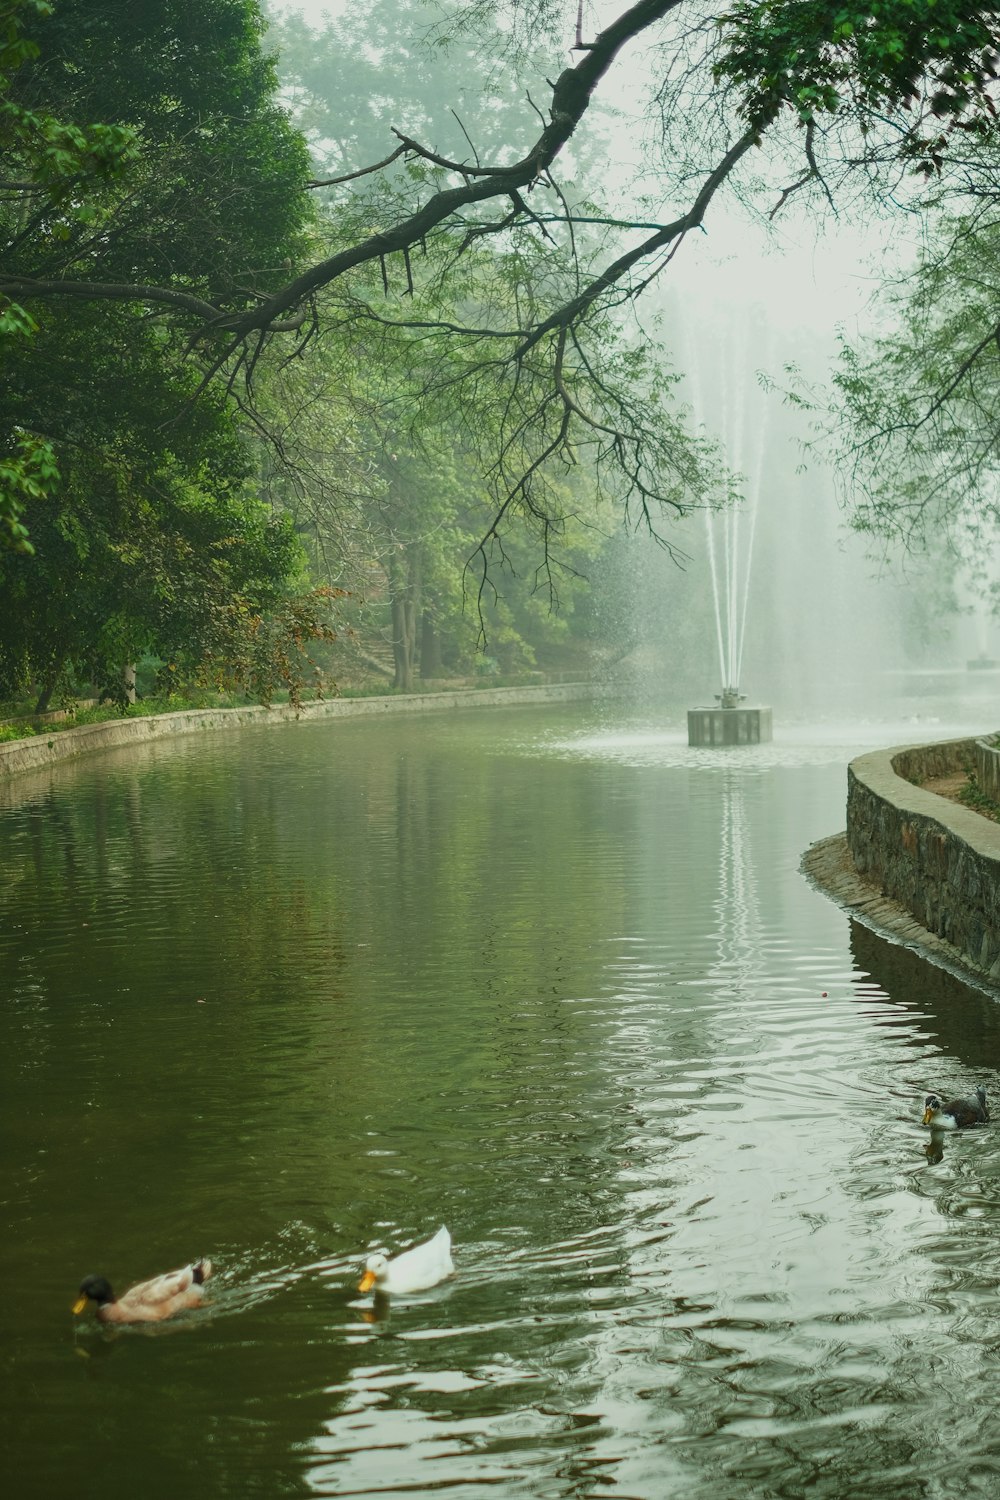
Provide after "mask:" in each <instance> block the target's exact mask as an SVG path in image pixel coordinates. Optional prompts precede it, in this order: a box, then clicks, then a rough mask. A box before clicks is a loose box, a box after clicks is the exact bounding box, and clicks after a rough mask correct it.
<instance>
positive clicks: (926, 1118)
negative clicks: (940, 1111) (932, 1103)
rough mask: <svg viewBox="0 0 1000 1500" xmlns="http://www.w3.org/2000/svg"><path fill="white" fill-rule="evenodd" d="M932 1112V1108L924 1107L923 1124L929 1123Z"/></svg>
mask: <svg viewBox="0 0 1000 1500" xmlns="http://www.w3.org/2000/svg"><path fill="white" fill-rule="evenodd" d="M933 1114H934V1111H933V1110H932V1109H925V1110H924V1124H925V1125H929V1124H930V1123H931V1117H932V1116H933Z"/></svg>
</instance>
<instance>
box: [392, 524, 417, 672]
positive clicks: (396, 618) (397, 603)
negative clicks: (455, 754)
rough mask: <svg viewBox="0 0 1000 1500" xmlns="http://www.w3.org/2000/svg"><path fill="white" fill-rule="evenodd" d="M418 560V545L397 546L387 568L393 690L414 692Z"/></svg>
mask: <svg viewBox="0 0 1000 1500" xmlns="http://www.w3.org/2000/svg"><path fill="white" fill-rule="evenodd" d="M421 571H422V570H421V557H420V547H419V544H415V543H407V542H400V543H399V544H398V546H397V549H396V551H395V552H394V553H393V555H392V558H391V560H390V565H389V586H390V590H391V597H392V657H393V661H394V663H395V667H396V675H395V678H394V681H393V686H394V687H395V688H398V690H399V691H400V692H401V693H412V692H413V678H414V673H415V669H416V658H417V616H418V611H419V606H420V577H421Z"/></svg>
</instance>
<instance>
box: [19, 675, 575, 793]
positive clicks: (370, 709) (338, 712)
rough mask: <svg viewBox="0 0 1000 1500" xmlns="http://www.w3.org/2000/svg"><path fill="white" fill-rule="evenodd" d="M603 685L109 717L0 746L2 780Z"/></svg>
mask: <svg viewBox="0 0 1000 1500" xmlns="http://www.w3.org/2000/svg"><path fill="white" fill-rule="evenodd" d="M598 691H599V686H598V685H597V684H594V683H589V682H564V683H552V684H549V685H543V686H537V687H513V688H467V689H462V690H460V691H457V692H439V693H408V694H392V695H387V696H386V697H381V698H330V699H327V700H324V701H323V702H319V703H304V704H303V705H302V706H301V707H300V708H298V709H294V708H289V707H287V706H286V705H277V706H274V707H272V708H262V707H260V706H259V705H255V706H252V707H248V708H199V709H191V710H189V711H187V712H182V713H173V714H149V715H148V716H142V717H140V718H135V719H109V720H108V721H107V722H106V723H103V724H81V725H80V727H79V728H77V729H64V730H61V731H60V732H59V733H58V734H49V735H46V734H44V733H42V734H36V735H33V736H31V737H30V738H28V739H24V740H10V741H8V742H5V743H3V744H0V780H3V779H4V778H6V777H9V776H13V775H15V774H16V773H17V772H19V771H36V770H38V769H39V768H40V767H43V766H49V765H54V764H56V763H57V762H59V761H65V760H75V759H76V758H77V757H79V756H81V755H92V754H93V753H94V752H95V751H97V750H112V749H117V748H119V747H120V746H123V745H134V744H144V743H148V742H149V741H150V740H162V739H166V738H168V737H169V736H171V735H175V734H194V733H197V732H198V731H199V730H206V729H230V728H234V727H238V726H239V725H242V724H284V723H288V722H289V721H293V720H296V719H298V720H311V719H335V718H355V717H361V716H368V717H373V716H377V715H380V714H398V713H431V712H434V713H447V712H449V711H452V712H453V711H455V710H456V709H462V708H480V707H485V708H507V707H518V706H520V705H531V704H546V703H569V702H572V701H574V700H576V699H581V698H590V697H594V696H596V694H597V693H598Z"/></svg>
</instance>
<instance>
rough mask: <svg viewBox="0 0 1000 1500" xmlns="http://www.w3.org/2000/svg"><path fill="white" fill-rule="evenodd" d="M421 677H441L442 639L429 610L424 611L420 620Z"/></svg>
mask: <svg viewBox="0 0 1000 1500" xmlns="http://www.w3.org/2000/svg"><path fill="white" fill-rule="evenodd" d="M420 675H421V677H423V678H428V677H440V676H441V637H440V636H439V635H438V631H437V625H436V623H435V620H434V616H433V614H432V613H431V611H430V610H429V609H425V610H424V612H423V614H422V616H421V619H420Z"/></svg>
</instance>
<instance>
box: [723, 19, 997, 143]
mask: <svg viewBox="0 0 1000 1500" xmlns="http://www.w3.org/2000/svg"><path fill="white" fill-rule="evenodd" d="M719 26H720V27H721V29H722V34H723V42H724V47H725V51H724V54H723V57H722V58H721V60H720V61H719V62H718V63H717V65H716V76H717V77H718V78H720V79H725V80H729V81H731V82H732V83H733V84H734V85H735V86H736V88H737V90H738V94H739V100H740V108H741V110H742V112H743V113H744V115H745V116H746V118H747V119H748V120H749V121H750V123H751V124H752V125H753V126H755V127H756V128H757V129H759V130H763V129H764V128H766V127H767V126H768V125H769V124H770V123H771V122H772V121H773V120H775V119H776V118H777V117H778V115H779V114H780V113H781V112H782V111H784V110H788V109H790V110H792V111H793V112H794V113H795V115H796V116H797V117H798V118H799V119H800V120H802V121H814V120H816V119H818V118H820V117H821V116H823V115H834V114H837V113H838V112H841V111H850V112H852V113H853V115H854V116H855V118H857V119H858V120H859V122H860V123H861V125H862V127H863V128H864V126H865V125H866V123H868V122H870V121H871V119H872V118H873V117H874V116H876V115H877V114H879V113H880V112H884V111H885V110H886V109H890V110H895V109H898V108H899V107H901V106H909V107H910V108H911V109H913V110H916V109H917V107H918V106H919V105H923V104H924V103H926V105H927V112H928V115H929V125H924V126H923V127H922V128H917V129H915V130H914V132H913V133H912V134H911V135H910V136H909V138H908V139H907V140H906V141H905V142H904V146H903V149H904V152H905V153H906V154H908V155H910V156H914V157H916V158H918V160H919V162H920V166H921V168H922V169H923V170H926V171H935V170H940V167H941V164H942V161H943V155H944V151H945V150H946V148H947V146H948V137H949V135H950V133H951V132H952V131H953V130H955V129H959V130H964V131H972V132H974V133H976V134H979V135H985V134H988V133H990V132H991V131H992V128H993V123H994V120H995V116H996V111H995V107H994V104H993V99H992V97H991V93H990V89H991V85H992V83H993V81H994V79H995V78H996V77H997V70H998V64H1000V55H998V52H997V12H996V10H995V8H993V7H987V6H979V5H967V4H964V3H960V0H881V3H880V4H877V5H874V6H870V7H868V8H867V9H866V10H863V11H861V10H858V9H856V8H855V7H853V6H851V5H843V4H841V5H817V4H814V3H812V0H764V3H763V4H760V3H757V0H752V3H751V0H745V3H741V4H738V5H736V6H734V7H733V8H732V9H730V10H729V11H727V12H726V13H725V14H724V15H722V16H721V17H720V18H719ZM932 127H936V128H933V130H932V134H931V135H928V133H927V130H928V129H929V128H932Z"/></svg>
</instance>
